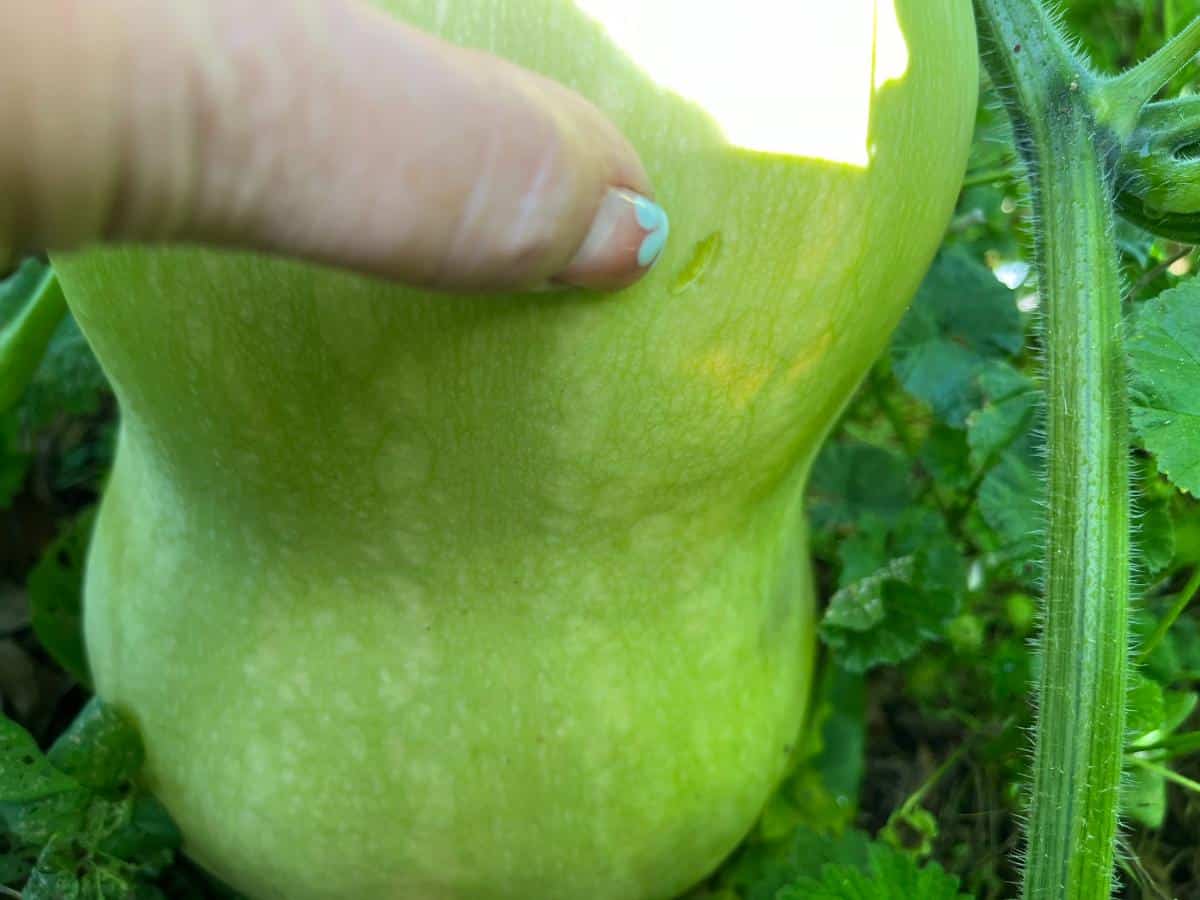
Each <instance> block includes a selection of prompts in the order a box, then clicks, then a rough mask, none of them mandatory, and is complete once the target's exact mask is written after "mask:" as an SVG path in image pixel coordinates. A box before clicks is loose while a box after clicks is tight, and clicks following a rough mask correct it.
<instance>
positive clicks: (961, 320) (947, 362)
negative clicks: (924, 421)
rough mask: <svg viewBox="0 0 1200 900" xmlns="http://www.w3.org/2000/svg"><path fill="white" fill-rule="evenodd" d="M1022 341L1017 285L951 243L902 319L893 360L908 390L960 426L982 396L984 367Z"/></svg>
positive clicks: (940, 416) (1012, 352) (949, 422)
mask: <svg viewBox="0 0 1200 900" xmlns="http://www.w3.org/2000/svg"><path fill="white" fill-rule="evenodd" d="M1023 342H1024V328H1023V326H1022V324H1021V316H1020V313H1019V311H1018V310H1017V305H1016V298H1015V295H1014V292H1013V291H1012V290H1010V289H1009V288H1007V287H1005V286H1004V285H1003V284H1001V283H1000V282H999V281H998V280H997V279H996V277H995V276H994V275H993V274H992V272H991V270H990V269H988V268H987V267H986V266H984V265H983V264H982V263H979V262H977V261H975V260H974V259H972V258H971V257H970V256H968V255H967V254H966V253H964V252H961V251H957V250H951V251H947V252H943V253H942V254H941V255H940V256H939V257H938V258H937V259H936V260H935V261H934V264H933V267H932V268H931V269H930V270H929V274H928V275H926V276H925V281H924V283H923V284H922V285H921V289H920V290H919V291H918V293H917V297H916V300H914V301H913V305H912V308H911V309H909V311H908V313H907V314H906V315H905V317H904V319H903V321H902V322H901V323H900V327H899V328H898V329H897V331H896V335H895V337H894V338H893V340H892V365H893V368H894V370H895V372H896V377H897V378H899V380H900V383H901V384H902V385H904V387H905V389H906V390H907V391H908V392H909V393H910V394H912V395H913V396H915V397H918V398H920V399H921V400H924V401H925V402H926V403H928V404H929V405H930V406H931V407H932V408H933V412H934V415H936V416H937V417H938V419H939V420H941V421H942V422H944V423H945V424H947V425H951V426H954V427H956V428H961V427H962V426H963V425H964V424H965V423H966V418H967V415H968V414H969V413H970V412H971V410H972V409H975V408H976V407H978V406H979V403H980V399H981V393H980V387H979V385H978V383H977V380H976V376H977V375H978V373H979V372H980V370H981V369H983V368H984V366H985V365H986V364H987V362H988V361H989V360H993V359H1003V358H1006V357H1010V356H1013V355H1015V354H1016V353H1017V352H1019V351H1020V349H1021V346H1022V344H1023Z"/></svg>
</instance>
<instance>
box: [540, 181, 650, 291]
mask: <svg viewBox="0 0 1200 900" xmlns="http://www.w3.org/2000/svg"><path fill="white" fill-rule="evenodd" d="M670 230H671V229H670V222H669V220H668V219H667V213H666V211H665V210H664V209H663V208H662V207H661V206H659V205H658V204H657V203H655V202H654V201H653V200H651V199H649V198H648V197H644V196H642V195H641V194H639V193H636V192H635V191H631V190H628V189H626V188H609V189H608V192H607V193H606V194H605V195H604V200H603V201H602V202H601V204H600V209H599V211H597V213H596V217H595V218H594V219H593V220H592V227H591V230H590V231H589V232H588V236H587V237H586V238H585V239H584V241H583V244H582V245H581V246H580V248H579V251H578V252H577V253H576V254H575V258H574V259H572V260H571V263H570V265H568V266H567V268H566V269H564V270H563V271H562V272H561V273H559V275H558V276H557V277H555V279H554V280H555V281H557V282H559V283H563V284H571V285H576V286H578V287H590V288H618V287H624V286H625V285H627V284H632V283H633V282H635V281H637V280H638V279H639V278H641V277H642V276H643V275H644V274H646V272H647V271H648V270H649V269H650V268H651V267H652V266H653V265H654V263H655V262H656V261H657V260H658V258H659V257H660V256H661V255H662V251H663V247H664V245H665V244H666V243H667V235H668V233H669V232H670Z"/></svg>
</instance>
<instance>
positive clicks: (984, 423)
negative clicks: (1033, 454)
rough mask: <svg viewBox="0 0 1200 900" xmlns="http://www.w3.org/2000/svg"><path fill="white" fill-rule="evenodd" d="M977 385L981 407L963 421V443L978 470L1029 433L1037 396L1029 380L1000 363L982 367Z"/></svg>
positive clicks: (994, 362) (1035, 412)
mask: <svg viewBox="0 0 1200 900" xmlns="http://www.w3.org/2000/svg"><path fill="white" fill-rule="evenodd" d="M978 383H979V389H980V393H981V396H982V400H983V406H982V407H980V408H979V409H977V410H973V411H972V412H971V414H970V415H969V416H968V417H967V443H968V444H969V445H970V448H971V463H972V465H973V466H974V467H975V468H976V469H982V468H983V467H984V466H985V465H988V464H989V463H990V462H992V461H994V460H995V459H996V458H997V457H998V456H999V455H1000V454H1002V453H1003V452H1004V451H1006V450H1007V449H1008V448H1009V447H1011V446H1012V445H1013V444H1014V443H1016V442H1017V441H1018V440H1020V439H1021V438H1023V437H1025V436H1026V435H1027V434H1028V433H1029V431H1030V429H1031V428H1032V427H1033V425H1034V421H1035V418H1036V414H1037V403H1038V393H1037V389H1036V386H1035V385H1034V383H1033V381H1032V380H1031V379H1030V378H1028V377H1027V376H1026V375H1024V374H1022V373H1021V372H1018V371H1017V370H1016V369H1014V368H1013V367H1012V366H1010V365H1008V364H1007V363H1002V362H996V361H993V362H990V363H989V364H988V365H987V366H985V367H984V368H983V369H982V370H981V371H980V372H979V376H978Z"/></svg>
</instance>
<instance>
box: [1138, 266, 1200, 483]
mask: <svg viewBox="0 0 1200 900" xmlns="http://www.w3.org/2000/svg"><path fill="white" fill-rule="evenodd" d="M1128 350H1129V357H1130V363H1131V367H1132V375H1133V392H1132V397H1133V410H1132V416H1133V428H1134V431H1135V433H1136V434H1137V435H1138V436H1140V437H1141V439H1142V442H1143V443H1144V444H1145V446H1146V449H1147V450H1149V451H1150V452H1151V453H1153V454H1154V456H1155V458H1156V459H1157V462H1158V468H1159V471H1160V472H1162V473H1163V474H1164V475H1166V476H1167V478H1169V479H1170V480H1171V482H1172V483H1173V484H1175V485H1176V486H1177V487H1179V489H1180V490H1184V491H1187V492H1189V493H1191V494H1196V493H1197V492H1198V491H1200V284H1197V282H1196V281H1195V280H1192V281H1187V282H1185V283H1184V284H1182V285H1180V286H1179V287H1176V288H1173V289H1171V290H1169V291H1166V292H1164V293H1163V294H1160V295H1159V296H1158V297H1156V298H1154V299H1153V300H1149V301H1147V302H1146V303H1144V304H1142V306H1141V308H1140V309H1138V311H1137V313H1136V314H1135V315H1134V316H1133V322H1132V326H1131V328H1130V334H1129V340H1128Z"/></svg>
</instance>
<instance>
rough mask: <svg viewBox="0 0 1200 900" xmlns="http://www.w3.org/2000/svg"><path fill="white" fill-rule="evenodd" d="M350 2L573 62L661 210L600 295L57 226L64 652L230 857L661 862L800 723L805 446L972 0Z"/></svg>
mask: <svg viewBox="0 0 1200 900" xmlns="http://www.w3.org/2000/svg"><path fill="white" fill-rule="evenodd" d="M381 5H383V6H385V7H386V8H387V9H388V10H390V11H393V12H394V13H395V14H396V15H398V16H400V17H402V18H404V19H406V20H408V21H410V22H412V23H414V24H416V25H418V26H421V27H424V28H427V29H429V30H431V31H434V32H436V33H438V34H440V35H443V36H445V37H447V38H448V39H450V40H453V41H455V42H458V43H461V44H465V45H469V46H473V47H478V48H482V49H486V50H490V51H493V52H495V53H498V54H500V55H502V56H504V57H507V58H509V59H511V60H514V61H515V62H518V63H520V64H522V65H525V66H528V67H530V68H532V69H535V70H538V71H540V72H543V73H545V74H547V75H550V76H552V77H554V78H556V79H558V80H560V81H562V82H563V83H565V84H567V85H569V86H571V87H573V88H575V89H576V90H578V91H580V92H581V93H583V94H584V95H585V96H587V97H588V98H590V99H591V100H592V101H593V102H595V103H596V104H597V105H598V106H599V107H600V108H601V109H602V110H604V111H605V112H606V113H607V114H608V115H609V116H610V117H611V118H612V119H613V120H614V121H615V123H616V124H617V125H618V126H619V127H620V128H621V129H622V131H623V132H624V133H625V134H626V135H627V136H628V137H629V138H630V140H631V141H632V142H633V144H634V146H635V147H636V148H637V149H638V151H639V153H640V154H641V156H642V158H643V159H644V160H645V162H646V165H647V168H648V170H649V172H650V176H651V179H652V181H653V183H654V185H655V191H656V197H657V199H658V200H659V201H660V202H661V203H662V204H663V205H664V206H665V207H666V209H667V210H668V211H669V213H670V215H671V221H672V233H671V238H670V242H669V244H668V245H667V248H666V251H665V253H664V255H663V257H662V258H661V260H660V261H659V263H658V265H657V266H656V268H655V269H654V270H653V271H652V272H651V273H650V274H649V275H648V276H647V277H646V278H645V279H644V280H642V281H641V282H640V283H639V284H637V285H635V286H634V287H632V288H630V289H627V290H624V291H621V292H618V293H615V294H610V295H600V294H594V293H587V292H583V291H566V292H551V293H534V294H525V295H514V296H504V297H494V296H488V297H451V296H446V295H435V294H430V293H424V292H421V291H417V290H412V289H406V288H404V287H400V286H396V285H393V284H387V283H383V282H380V281H376V280H371V279H367V278H364V277H358V276H355V275H352V274H347V273H344V272H339V271H332V270H328V269H320V268H317V267H313V266H307V265H300V264H295V263H291V262H286V261H281V260H278V259H271V258H266V257H254V256H249V255H238V254H231V253H224V252H216V251H206V250H198V249H186V248H185V249H170V250H162V249H156V250H150V249H145V248H122V249H115V250H113V249H109V250H104V251H94V252H88V253H84V254H79V255H75V256H69V257H63V258H59V259H57V260H56V261H55V262H56V265H57V267H58V270H59V273H60V276H61V279H62V283H63V285H64V288H65V290H66V293H67V296H68V299H69V302H70V305H71V309H72V310H73V312H74V314H75V316H76V317H77V319H78V321H79V323H80V325H81V326H82V328H83V330H84V332H85V333H86V335H87V337H88V339H89V341H90V342H91V343H92V345H93V346H94V348H95V350H96V353H97V354H98V356H99V358H100V360H101V362H102V364H103V365H104V368H105V370H106V372H107V373H108V375H109V376H110V378H111V380H112V383H113V386H114V388H115V390H116V393H117V396H118V398H119V401H120V404H121V410H122V426H121V435H120V443H119V450H118V454H117V460H116V464H115V469H114V471H113V474H112V478H111V482H110V483H109V485H108V488H107V493H106V496H105V498H104V502H103V507H102V510H101V513H100V516H99V520H98V524H97V527H96V531H95V538H94V542H93V546H92V550H91V553H90V557H89V560H88V571H87V585H86V636H87V644H88V650H89V654H90V662H91V665H92V667H93V670H94V675H95V682H96V686H97V689H98V692H99V693H100V694H101V695H102V696H104V697H105V698H106V699H108V700H110V701H113V702H116V703H118V704H120V705H121V706H122V707H124V708H125V709H127V710H128V711H129V712H130V713H131V714H132V715H133V716H134V718H135V719H136V721H137V722H138V724H139V726H140V727H141V729H142V732H143V735H144V738H145V742H146V747H147V779H148V783H149V785H150V786H151V787H152V789H153V790H154V791H155V792H156V793H157V794H158V796H159V797H161V798H162V800H163V801H164V802H165V803H166V805H167V807H168V808H169V809H170V811H171V813H172V814H173V815H174V816H175V817H176V819H177V820H178V822H179V824H180V825H181V827H182V828H183V831H184V833H185V835H186V840H187V849H188V852H189V853H190V854H192V855H193V856H194V857H195V858H196V859H197V860H198V861H199V862H200V863H201V864H203V865H204V866H206V867H208V868H210V869H211V870H212V871H213V872H215V873H216V874H218V875H219V876H221V877H222V878H224V879H226V880H227V881H229V882H230V883H231V884H232V885H234V886H235V887H237V888H239V889H240V890H242V891H244V892H246V893H247V894H248V895H249V896H251V897H253V898H255V900H342V898H353V900H666V898H670V897H673V896H675V895H677V894H678V893H679V892H681V891H683V890H685V889H686V888H687V887H688V886H689V885H692V884H694V883H695V882H696V881H697V880H698V879H700V878H702V877H703V876H704V875H706V874H707V873H708V872H710V871H711V870H712V869H713V868H714V867H715V866H716V865H717V864H718V863H719V862H720V861H721V859H722V858H723V857H724V856H725V855H726V854H728V853H729V851H730V850H731V849H732V848H733V847H734V846H735V845H736V844H737V842H738V841H739V840H740V839H741V838H742V837H743V835H745V833H746V832H747V830H748V829H749V828H750V826H751V824H752V823H753V821H754V819H755V817H756V816H757V814H758V813H759V811H760V810H761V808H762V806H763V804H764V802H765V800H766V798H767V796H768V794H769V793H770V791H771V790H772V788H773V787H774V786H775V784H776V783H777V781H778V779H779V777H780V775H781V773H782V771H783V767H784V765H785V762H786V761H787V759H788V755H789V752H790V749H791V747H792V746H793V743H794V741H796V739H797V736H798V732H799V730H800V728H801V727H802V722H803V719H804V715H805V710H806V704H807V696H808V692H809V682H810V673H811V667H812V661H813V654H814V633H815V626H814V618H813V616H814V609H813V607H814V602H813V595H812V587H811V584H810V577H809V571H808V565H809V563H808V558H807V551H806V535H805V524H804V515H803V509H802V497H803V494H804V488H805V480H806V477H807V474H808V470H809V466H810V463H811V461H812V459H813V456H814V454H815V452H816V450H817V448H818V446H819V444H820V442H821V441H822V439H823V438H824V437H825V435H826V434H827V432H828V431H829V429H830V427H831V426H832V424H833V422H834V420H835V419H836V417H837V416H838V414H839V412H840V411H841V410H842V409H843V407H844V406H845V404H846V402H847V399H848V398H849V396H850V395H851V393H852V392H853V390H854V389H855V387H856V386H857V385H858V383H859V381H860V380H861V379H862V377H863V375H864V373H865V372H866V370H867V368H868V367H869V366H870V364H871V362H872V361H873V360H874V359H875V358H876V356H877V355H878V354H879V353H880V351H881V350H882V348H883V347H884V345H885V343H886V341H887V338H888V335H889V333H890V332H891V330H892V328H893V327H894V326H895V324H896V322H897V320H898V319H899V317H900V315H901V313H902V312H903V310H904V308H905V305H906V304H907V303H908V301H909V300H910V298H911V297H912V295H913V293H914V291H915V289H916V287H917V284H918V282H919V280H920V278H921V275H922V273H923V272H924V270H925V268H926V267H927V265H928V263H929V261H930V259H931V257H932V256H933V253H934V252H935V250H936V248H937V246H938V243H939V241H940V238H941V234H942V231H943V229H944V227H945V225H946V223H947V220H948V217H949V216H950V213H951V210H952V208H953V205H954V201H955V197H956V194H957V190H958V186H959V183H960V180H961V176H962V172H963V168H964V165H965V159H966V152H967V148H968V144H969V140H970V135H971V129H972V125H973V121H974V108H975V100H976V91H977V71H976V50H975V44H974V30H973V24H972V19H971V5H970V3H968V2H965V0H842V2H839V3H828V2H825V0H793V2H782V0H770V2H764V0H758V2H754V0H743V2H738V3H731V2H724V0H720V2H718V0H711V2H695V0H693V2H691V3H677V4H676V3H670V2H665V0H660V2H655V0H643V2H640V3H620V2H609V3H608V4H607V6H608V7H615V8H616V11H615V13H614V14H613V17H612V18H608V19H604V20H603V21H602V20H601V19H598V18H596V17H597V16H602V15H603V14H604V9H603V7H605V6H606V4H605V3H603V2H601V0H579V4H578V5H576V3H573V2H569V0H505V2H500V0H441V2H436V3H435V2H431V0H388V2H386V3H382V4H381ZM672 11H674V12H672ZM605 25H607V26H608V27H607V30H606V27H605ZM713 70H715V71H717V72H719V75H720V77H719V78H716V79H714V78H713V77H712V73H713ZM706 73H707V74H706ZM722 92H723V93H722ZM380 189H381V190H386V189H387V186H386V185H381V186H380Z"/></svg>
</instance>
